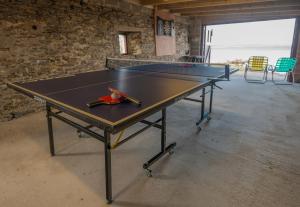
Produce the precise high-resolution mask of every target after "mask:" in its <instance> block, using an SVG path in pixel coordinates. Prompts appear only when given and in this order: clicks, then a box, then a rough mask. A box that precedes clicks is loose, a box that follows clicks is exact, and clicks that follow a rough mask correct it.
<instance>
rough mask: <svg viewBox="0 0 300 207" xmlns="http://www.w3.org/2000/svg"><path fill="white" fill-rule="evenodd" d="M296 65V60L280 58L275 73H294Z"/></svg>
mask: <svg viewBox="0 0 300 207" xmlns="http://www.w3.org/2000/svg"><path fill="white" fill-rule="evenodd" d="M296 63H297V60H296V58H284V57H283V58H279V59H278V60H277V62H276V65H275V72H292V71H293V70H294V68H295V65H296Z"/></svg>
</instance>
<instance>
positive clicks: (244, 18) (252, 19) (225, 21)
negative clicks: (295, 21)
mask: <svg viewBox="0 0 300 207" xmlns="http://www.w3.org/2000/svg"><path fill="white" fill-rule="evenodd" d="M295 17H297V15H277V16H274V15H271V16H270V15H260V16H240V17H239V18H237V17H223V18H215V17H214V18H212V17H209V18H201V20H202V24H203V25H216V24H232V23H243V22H256V21H268V20H277V19H291V18H295Z"/></svg>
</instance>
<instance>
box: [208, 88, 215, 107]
mask: <svg viewBox="0 0 300 207" xmlns="http://www.w3.org/2000/svg"><path fill="white" fill-rule="evenodd" d="M213 96H214V85H213V84H211V85H210V100H209V113H211V112H212V102H213Z"/></svg>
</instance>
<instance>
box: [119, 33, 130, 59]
mask: <svg viewBox="0 0 300 207" xmlns="http://www.w3.org/2000/svg"><path fill="white" fill-rule="evenodd" d="M119 47H120V54H121V55H126V54H127V53H128V50H127V36H126V34H119Z"/></svg>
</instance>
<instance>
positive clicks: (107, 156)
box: [104, 130, 112, 203]
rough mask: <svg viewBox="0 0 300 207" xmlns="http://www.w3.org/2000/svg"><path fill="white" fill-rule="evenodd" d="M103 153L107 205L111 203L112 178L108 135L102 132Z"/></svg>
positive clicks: (106, 132) (105, 131)
mask: <svg viewBox="0 0 300 207" xmlns="http://www.w3.org/2000/svg"><path fill="white" fill-rule="evenodd" d="M104 138H105V143H104V151H105V182H106V183H105V184H106V200H107V203H111V202H112V177H111V152H110V133H109V132H108V131H107V130H104Z"/></svg>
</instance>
